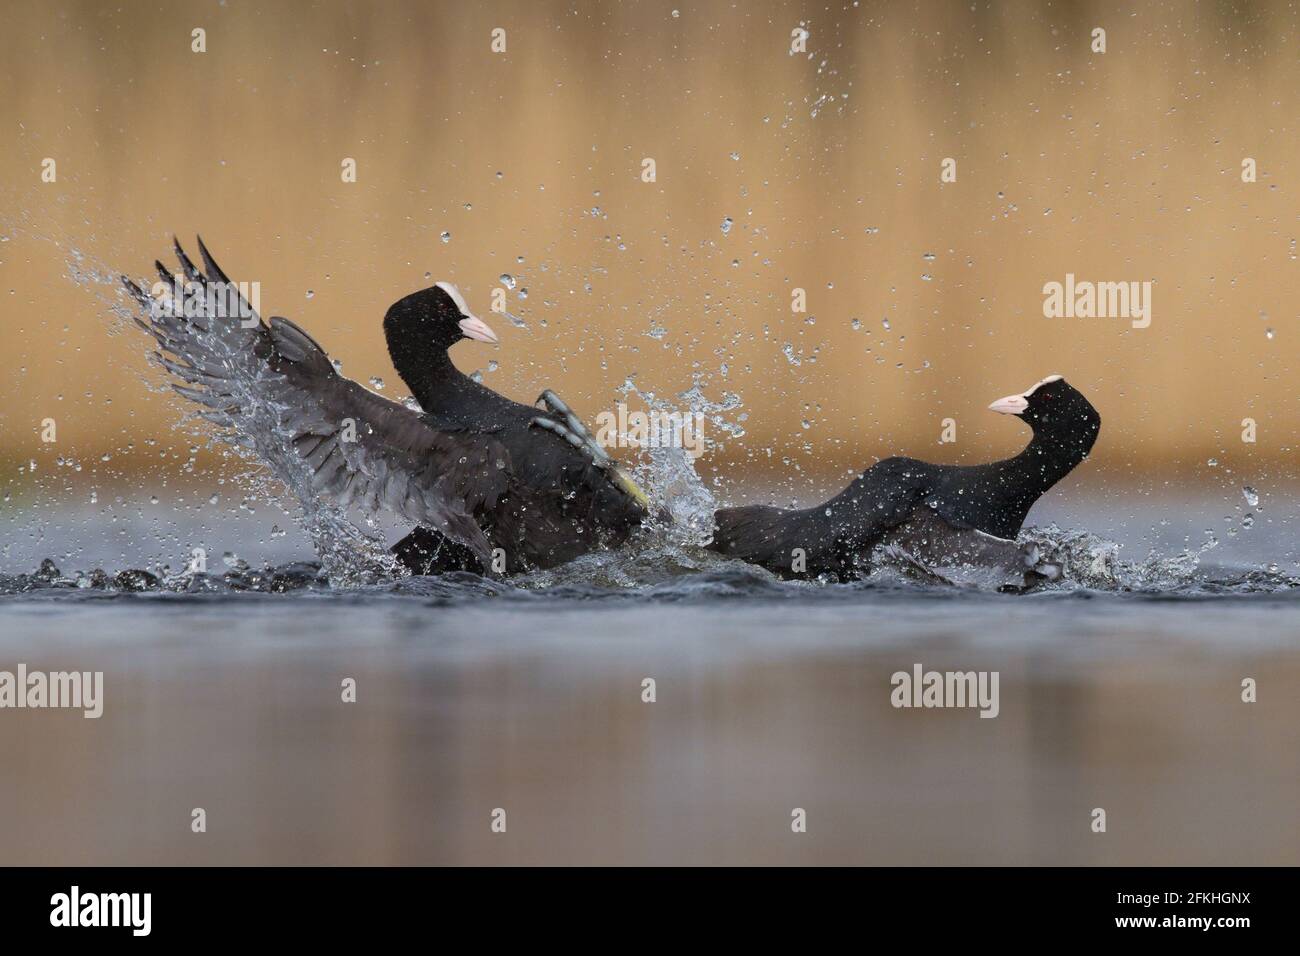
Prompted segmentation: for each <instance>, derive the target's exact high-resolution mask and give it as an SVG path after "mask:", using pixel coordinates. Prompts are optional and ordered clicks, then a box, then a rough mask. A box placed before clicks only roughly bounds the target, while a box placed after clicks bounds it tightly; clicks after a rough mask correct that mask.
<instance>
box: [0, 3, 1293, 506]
mask: <svg viewBox="0 0 1300 956" xmlns="http://www.w3.org/2000/svg"><path fill="white" fill-rule="evenodd" d="M3 19H4V25H5V26H4V30H3V31H2V32H0V77H2V78H3V88H4V91H5V95H4V96H3V97H0V130H2V131H3V135H2V136H0V183H2V185H0V201H2V205H0V234H2V235H3V236H4V237H5V239H6V240H7V241H6V242H4V243H3V244H0V309H2V310H3V312H2V313H0V336H2V338H0V343H2V347H3V353H4V356H5V364H6V366H7V369H8V371H7V373H6V376H5V386H4V389H3V393H2V395H0V397H2V399H3V400H2V401H0V458H2V459H3V462H4V469H5V472H6V474H5V476H4V478H5V484H6V487H7V490H9V491H14V490H17V492H18V493H19V494H21V493H22V491H23V489H24V487H25V486H26V485H27V484H30V483H31V482H32V481H37V480H39V476H40V475H42V474H47V473H50V472H51V471H54V472H57V471H58V469H59V468H60V466H59V465H58V464H57V459H59V458H62V459H63V461H64V465H63V466H62V467H63V468H64V469H65V470H66V469H68V468H69V466H70V463H73V462H75V463H77V464H79V465H80V466H81V469H82V470H81V472H79V473H76V474H75V475H74V474H73V473H72V472H70V471H69V472H68V475H67V481H68V482H69V487H71V486H72V485H75V484H77V483H79V482H80V483H87V482H89V483H93V484H96V485H112V484H121V483H127V482H129V483H131V484H136V485H138V484H140V483H144V484H149V483H150V482H157V481H159V480H173V479H176V478H179V477H180V476H179V475H178V472H180V471H181V470H182V469H181V467H180V466H179V464H178V463H180V464H183V463H184V462H185V461H186V460H187V459H188V458H189V457H190V452H189V447H190V445H191V444H193V443H192V442H191V441H190V439H188V438H186V437H185V436H182V435H179V434H178V433H176V432H175V431H173V428H172V425H173V424H174V423H175V421H176V420H177V418H178V415H179V409H180V405H181V403H180V401H179V399H175V398H174V397H171V396H169V395H167V394H166V393H158V392H151V391H149V390H147V389H146V388H144V387H143V385H142V381H141V376H140V374H139V371H140V370H141V369H142V368H143V367H144V354H145V352H146V351H147V349H146V345H147V343H146V341H145V339H144V337H143V336H142V335H140V334H138V333H136V332H134V331H133V330H129V329H128V330H126V331H123V327H122V326H121V322H120V320H119V319H114V318H113V317H112V316H111V315H109V314H108V305H107V300H106V298H105V297H106V296H107V297H109V298H110V299H111V298H112V297H113V296H114V295H115V293H114V291H113V290H112V288H111V286H109V285H104V286H98V285H95V284H89V283H85V282H74V281H70V280H69V278H68V274H69V271H70V269H69V262H70V261H73V260H75V257H76V255H80V256H84V257H85V259H84V261H83V263H82V267H83V268H89V267H96V268H97V267H99V266H100V265H102V266H103V267H105V268H106V269H111V270H127V271H131V272H133V274H136V275H145V274H148V273H149V272H150V269H149V265H150V263H151V262H152V260H153V258H154V257H155V256H163V254H164V253H166V252H167V250H168V244H169V240H170V236H171V234H172V233H173V232H175V233H176V234H178V235H180V236H181V237H182V238H185V239H188V238H189V237H191V236H192V235H193V233H195V232H199V233H201V234H202V235H203V237H204V239H205V240H206V241H207V242H208V244H209V245H210V247H211V248H212V249H213V251H214V253H215V254H216V255H217V257H218V259H219V260H220V261H222V264H223V265H224V266H225V268H226V270H227V271H228V272H229V273H230V274H231V275H232V277H234V278H236V279H239V280H245V281H257V282H260V283H261V291H262V311H263V314H264V315H271V314H282V315H286V316H289V317H291V318H293V319H294V320H295V321H297V322H299V323H301V324H302V325H304V326H305V327H306V328H307V329H308V330H309V331H310V332H311V333H312V334H313V335H314V336H316V337H317V338H318V339H319V340H320V341H321V343H322V344H323V345H324V346H325V347H326V348H327V349H328V350H329V351H330V352H331V354H332V355H334V356H335V357H337V358H340V359H341V360H342V361H343V363H344V372H345V374H348V375H350V376H352V377H354V378H358V379H360V380H362V381H365V380H367V379H368V378H369V377H370V376H379V377H381V378H383V379H384V380H386V382H387V383H388V385H387V387H386V389H385V391H384V394H386V395H389V396H392V397H397V396H399V395H402V394H405V390H404V389H403V388H402V387H401V384H400V382H398V381H397V380H396V376H395V375H394V373H393V371H392V368H391V366H390V365H389V363H388V359H387V354H386V352H385V349H384V344H383V339H382V334H381V329H380V319H381V317H382V315H383V312H384V310H385V309H386V307H387V306H388V305H389V304H390V303H391V302H392V301H394V300H396V299H397V298H399V297H401V296H402V295H404V294H405V293H407V292H409V291H411V290H413V289H416V288H418V287H422V286H424V285H427V284H429V283H430V282H431V281H433V280H435V279H450V280H453V281H456V282H457V283H459V284H460V285H461V287H462V289H463V290H464V292H465V293H466V296H467V298H468V300H469V302H470V304H471V306H472V307H474V308H475V309H476V310H478V311H479V312H480V313H481V314H484V315H485V316H487V317H488V318H489V319H490V320H491V321H492V322H493V324H494V325H495V326H496V327H497V329H498V331H499V332H500V333H501V335H502V346H501V348H500V349H498V350H495V351H491V350H488V349H486V348H485V347H483V346H479V345H477V344H474V343H464V344H462V345H461V346H459V347H458V348H457V350H456V353H455V355H456V359H457V362H458V363H459V364H460V365H461V367H463V368H465V369H466V370H470V369H474V368H478V369H483V370H484V371H485V381H487V382H488V383H489V384H490V385H492V386H493V387H494V388H497V389H498V390H500V391H502V392H504V393H506V394H508V395H510V396H512V397H515V398H518V399H520V400H524V401H531V400H532V398H533V397H534V396H535V395H536V394H537V392H538V391H539V390H540V389H541V388H542V387H544V386H550V387H554V388H556V389H557V390H558V391H559V392H560V393H561V394H562V395H564V396H565V397H566V398H567V399H569V400H570V402H571V404H573V405H574V406H575V407H577V408H578V410H579V411H580V412H582V413H583V414H584V416H585V417H587V418H588V419H590V418H592V417H593V416H594V415H595V414H596V412H598V411H600V410H601V409H607V408H611V407H612V406H613V405H614V403H615V402H617V401H618V400H619V396H618V394H617V392H616V389H617V387H618V386H619V385H621V384H622V383H623V382H624V380H625V379H626V378H627V377H628V376H635V382H636V383H637V386H638V388H640V389H641V390H642V391H645V392H654V393H655V394H656V395H658V396H660V397H667V398H670V399H672V400H674V401H676V396H677V395H678V394H679V393H680V392H682V391H684V390H686V389H687V388H689V387H690V386H691V385H692V382H693V380H694V377H696V376H698V377H699V382H700V384H701V387H702V390H703V392H704V394H705V395H706V396H707V397H708V398H709V399H710V400H713V401H721V400H723V397H724V394H725V393H734V394H735V395H737V396H739V398H740V400H741V401H742V402H743V407H742V408H741V409H739V410H738V411H736V412H732V413H729V415H728V416H727V417H728V418H729V419H730V420H731V421H733V422H737V423H740V424H742V425H743V427H744V429H745V434H744V435H743V437H738V438H729V439H728V440H727V441H726V442H725V443H723V444H722V445H721V446H720V447H718V448H716V449H714V450H712V451H711V452H710V453H709V455H708V456H707V457H706V458H705V459H704V460H703V462H702V467H703V468H705V469H706V470H708V471H710V472H712V473H715V474H718V475H722V476H724V477H727V478H730V477H739V476H745V477H750V478H762V479H763V480H764V481H766V482H767V485H766V488H767V490H768V491H769V492H770V491H771V489H773V488H776V489H779V491H780V492H781V493H782V494H785V493H788V494H789V495H794V496H806V495H809V494H813V493H817V492H819V491H820V490H822V489H826V488H830V487H833V486H836V485H838V484H840V483H841V482H842V479H843V474H844V472H845V471H846V470H850V469H851V470H854V471H856V470H860V469H861V468H863V467H865V466H867V465H869V464H870V463H871V462H872V461H874V460H875V459H876V458H877V457H883V456H885V455H887V454H891V453H910V454H917V455H924V456H926V457H929V458H931V459H935V460H947V461H977V460H985V459H988V458H990V457H991V456H993V455H995V454H1005V453H1012V452H1014V451H1015V450H1016V449H1017V448H1018V447H1019V446H1020V445H1021V444H1022V443H1023V440H1024V432H1023V430H1022V429H1020V428H1018V427H1016V426H1014V425H1013V424H1012V423H1010V422H1007V421H1006V420H1005V419H1001V418H999V417H998V416H994V415H992V414H990V413H987V412H985V411H984V406H985V405H986V404H987V403H988V402H989V401H991V400H992V399H994V398H997V397H999V396H1001V395H1003V394H1006V393H1008V392H1011V391H1018V390H1021V389H1023V388H1025V387H1027V386H1028V385H1030V384H1031V383H1033V382H1034V381H1036V380H1038V379H1039V378H1041V377H1042V376H1044V375H1046V374H1048V373H1053V372H1060V373H1063V374H1065V375H1066V376H1067V377H1068V378H1069V379H1070V380H1071V381H1072V382H1074V383H1076V384H1077V385H1078V386H1080V387H1081V388H1082V389H1083V390H1084V391H1085V392H1086V393H1087V394H1088V395H1089V396H1090V397H1091V398H1092V399H1093V401H1094V403H1095V404H1096V405H1097V406H1098V408H1099V409H1100V410H1101V413H1102V415H1103V418H1104V420H1105V427H1104V428H1103V432H1102V438H1101V442H1100V444H1099V446H1098V448H1097V451H1096V454H1095V460H1094V464H1093V466H1092V467H1090V468H1089V469H1085V470H1083V471H1082V472H1081V473H1080V475H1079V476H1078V478H1077V480H1078V481H1080V482H1081V483H1083V485H1082V486H1083V487H1084V488H1089V487H1090V488H1093V489H1099V488H1103V487H1109V486H1108V485H1105V484H1104V483H1106V482H1111V481H1117V480H1119V479H1124V480H1126V481H1127V480H1133V481H1137V482H1139V483H1144V484H1146V485H1147V486H1148V487H1149V488H1150V489H1152V490H1153V491H1155V492H1157V493H1159V492H1160V491H1162V490H1163V489H1164V488H1165V487H1166V484H1165V483H1166V482H1167V481H1174V482H1187V483H1190V482H1194V481H1197V480H1198V479H1199V480H1208V481H1211V482H1213V481H1216V480H1223V481H1224V482H1225V484H1226V483H1227V482H1231V483H1233V484H1240V483H1241V481H1240V480H1239V478H1241V476H1243V475H1246V476H1249V480H1250V481H1251V482H1253V483H1267V482H1268V480H1269V479H1270V478H1271V479H1272V480H1273V481H1274V483H1276V482H1281V481H1285V480H1289V479H1292V478H1293V476H1294V475H1295V471H1296V448H1297V442H1298V441H1300V425H1298V424H1297V422H1298V416H1297V411H1298V410H1300V409H1298V403H1300V395H1298V394H1297V388H1296V373H1297V371H1298V369H1297V349H1296V342H1297V341H1298V340H1300V327H1298V326H1297V307H1296V301H1297V292H1298V291H1300V283H1298V282H1297V262H1296V235H1297V214H1298V212H1300V205H1298V204H1297V201H1296V198H1295V190H1294V186H1293V182H1294V179H1295V175H1296V173H1297V163H1298V160H1300V150H1298V149H1297V146H1298V145H1300V141H1298V139H1297V115H1298V112H1297V109H1296V98H1295V91H1296V90H1297V89H1300V58H1298V57H1297V47H1296V43H1297V31H1296V24H1297V13H1296V6H1295V4H1294V3H1290V2H1281V0H1279V2H1275V3H1258V4H1256V3H1236V4H1234V3H1183V2H1174V3H1143V4H1129V3H1087V2H1083V3H1074V2H1070V3H1057V4H1047V3H1043V4H1039V3H1007V4H989V3H982V2H981V3H938V2H926V3H886V4H872V3H839V2H836V3H831V4H812V5H802V4H793V3H771V2H752V3H751V2H746V3H723V2H710V3H690V2H687V0H672V2H663V3H658V2H653V3H652V2H646V3H626V4H618V3H589V2H581V3H568V2H566V3H560V2H517V3H492V2H485V3H378V4H368V3H344V2H320V3H250V2H241V0H229V2H223V3H218V2H169V3H167V4H163V5H156V4H143V3H140V4H134V3H133V4H123V5H111V6H110V5H106V4H102V3H97V2H89V0H87V2H80V3H78V2H54V3H51V2H45V0H41V2H35V0H32V2H25V0H18V2H15V0H7V2H6V3H5V9H4V14H3ZM801 23H802V24H804V25H805V26H806V28H807V29H808V31H809V34H810V36H809V39H808V51H809V54H810V55H807V56H805V55H793V56H792V55H791V54H790V53H789V48H790V41H791V31H792V30H793V29H795V28H796V27H798V26H799V25H800V24H801ZM199 27H201V28H203V29H204V30H206V42H207V52H206V53H201V54H200V53H194V52H191V31H192V30H193V29H195V28H199ZM495 27H501V28H504V29H505V30H506V38H507V50H506V52H505V53H504V54H496V53H493V52H492V51H491V49H490V40H491V38H490V31H491V30H492V29H493V28H495ZM1094 27H1103V28H1104V29H1105V30H1106V31H1107V45H1108V52H1106V53H1105V54H1104V55H1099V54H1094V53H1092V52H1091V51H1090V42H1091V41H1090V32H1091V30H1092V29H1093V28H1094ZM46 157H50V158H54V159H55V160H56V161H57V164H58V166H57V171H58V179H57V182H56V183H52V184H47V183H42V182H41V181H40V174H41V163H42V160H43V159H44V158H46ZM348 157H351V158H354V159H355V160H356V161H357V167H358V181H357V182H356V183H344V182H342V181H341V177H340V164H341V162H342V161H343V160H344V159H345V158H348ZM645 157H651V158H653V159H654V160H655V162H656V165H657V180H656V181H655V182H654V183H644V182H642V181H641V179H640V172H641V168H642V167H641V163H642V159H643V158H645ZM944 157H953V158H955V159H956V160H957V163H958V175H957V181H956V182H955V183H950V184H941V183H940V176H939V174H940V163H941V160H942V159H943V158H944ZM1244 157H1252V158H1254V159H1255V160H1256V162H1257V163H1258V182H1256V183H1254V184H1244V183H1243V182H1242V181H1241V177H1240V169H1241V162H1242V159H1243V158H1244ZM728 218H729V219H731V220H732V221H733V223H734V225H732V227H731V228H730V230H729V231H727V232H724V230H723V228H722V224H723V222H724V220H725V219H728ZM443 233H449V234H450V238H449V240H448V241H445V242H444V241H442V238H441V237H442V234H443ZM74 252H75V254H74ZM930 256H933V258H932V259H931V258H929V257H930ZM1067 272H1072V273H1074V274H1075V275H1076V276H1077V277H1079V278H1080V279H1090V280H1094V281H1129V280H1134V281H1141V280H1150V281H1152V282H1154V283H1155V286H1154V298H1153V321H1152V324H1151V326H1150V328H1148V329H1145V330H1135V329H1132V328H1130V327H1129V323H1128V322H1127V321H1124V320H1121V319H1046V318H1044V317H1043V314H1042V302H1043V294H1042V287H1043V284H1044V283H1045V282H1049V281H1061V280H1063V279H1064V277H1065V274H1066V273H1067ZM506 273H508V274H510V275H512V276H515V277H516V279H517V284H516V287H515V288H514V289H513V290H512V291H510V292H509V305H508V308H509V310H510V312H511V313H512V314H514V315H515V316H517V317H518V318H519V319H521V320H522V321H523V322H524V323H526V326H527V327H526V329H523V328H516V327H514V326H513V325H512V324H511V323H510V322H509V321H508V320H507V319H505V318H504V317H501V316H495V317H493V316H491V315H490V314H489V313H488V307H489V296H490V290H491V289H493V288H494V287H496V286H498V285H499V284H500V283H499V279H498V277H499V276H501V275H502V274H506ZM426 275H427V276H428V278H426ZM795 287H801V288H804V289H806V290H807V295H808V314H807V315H800V314H792V312H791V310H790V301H791V290H792V289H793V288H795ZM524 290H526V298H525V297H524ZM855 320H856V321H855ZM855 324H856V325H857V326H858V327H855ZM1268 330H1272V334H1271V337H1270V334H1269V331H1268ZM493 360H495V361H496V362H498V363H499V368H497V369H495V370H491V371H488V368H489V362H491V361H493ZM150 377H151V378H152V379H153V380H155V381H156V380H157V376H156V375H151V376H150ZM679 404H680V403H679ZM742 416H743V419H742ZM47 417H52V418H54V419H55V420H56V422H57V425H58V438H59V440H58V442H57V443H55V444H53V445H45V444H42V443H41V442H40V434H39V432H40V423H41V420H42V419H44V418H47ZM1246 417H1250V418H1253V419H1255V420H1256V421H1257V422H1258V442H1257V444H1254V445H1250V444H1244V443H1243V442H1242V441H1241V438H1240V432H1241V422H1242V419H1243V418H1246ZM944 418H954V419H956V421H957V423H958V441H957V443H956V444H953V445H940V444H938V438H939V434H940V430H941V427H942V426H941V420H942V419H944ZM710 434H711V435H712V436H713V437H716V438H721V437H724V436H723V435H722V433H721V432H719V431H718V430H717V429H711V430H710ZM104 455H108V456H110V457H109V460H108V461H104V460H102V459H103V456H104ZM1210 459H1214V460H1215V461H1216V462H1217V465H1211V464H1210V463H1209V462H1210ZM31 462H35V464H36V472H37V476H38V477H37V478H33V477H32V475H31V471H30V468H31V465H30V463H31ZM74 467H75V466H74ZM227 467H228V466H225V465H222V464H220V463H219V462H218V461H217V460H216V459H215V457H213V456H211V453H210V452H207V451H200V452H199V453H198V461H197V463H196V469H195V472H196V473H197V474H198V475H200V476H204V475H211V474H213V473H220V472H221V470H222V469H223V468H227ZM213 469H215V472H214V471H213ZM1229 472H1231V473H1232V474H1228V473H1229ZM1224 475H1228V477H1227V478H1226V479H1225V478H1223V477H1222V476H1224ZM791 476H794V477H791ZM781 478H784V479H788V480H781ZM184 480H186V479H184V478H181V481H184ZM725 487H726V486H725V485H724V489H725Z"/></svg>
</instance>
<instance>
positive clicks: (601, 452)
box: [531, 388, 650, 507]
mask: <svg viewBox="0 0 1300 956" xmlns="http://www.w3.org/2000/svg"><path fill="white" fill-rule="evenodd" d="M537 401H538V403H539V404H542V405H545V406H546V410H547V411H548V412H550V413H551V414H552V415H553V416H555V417H554V418H548V417H547V416H545V415H537V416H535V417H534V418H533V420H532V422H531V424H533V425H536V426H537V427H539V428H545V429H546V430H547V431H551V432H554V433H555V434H557V435H559V436H560V437H561V438H563V439H564V440H565V441H567V442H568V443H569V444H570V445H572V446H573V447H574V448H577V449H579V450H581V451H585V452H586V453H587V455H588V456H589V457H590V458H591V461H592V464H594V465H595V466H596V467H597V468H599V469H601V470H602V471H607V472H609V475H610V477H611V478H613V479H614V484H616V485H617V486H618V487H619V488H621V489H622V490H623V491H624V492H625V493H626V494H627V495H629V496H630V497H631V498H632V499H633V500H634V501H636V502H637V503H638V504H640V505H641V506H642V507H647V506H648V505H649V502H650V499H649V498H648V497H647V496H646V493H645V492H644V491H642V490H641V488H640V486H638V485H637V483H636V482H635V481H633V480H632V479H631V478H629V477H628V476H627V475H626V474H625V473H624V472H623V470H622V469H621V468H619V467H618V465H617V464H616V463H615V462H614V459H613V458H611V457H610V455H609V452H607V451H605V449H603V448H601V447H600V444H599V443H598V442H597V441H596V439H595V438H594V437H593V436H592V434H591V432H589V431H588V430H587V426H586V425H584V424H583V423H582V419H580V418H579V417H578V416H577V415H575V414H573V411H572V410H571V409H570V408H569V406H568V405H566V404H565V403H564V401H563V400H562V399H561V398H560V396H558V395H556V394H555V393H554V392H553V391H551V390H550V389H549V388H548V389H546V391H544V392H542V394H541V395H538V396H537ZM557 419H559V420H557Z"/></svg>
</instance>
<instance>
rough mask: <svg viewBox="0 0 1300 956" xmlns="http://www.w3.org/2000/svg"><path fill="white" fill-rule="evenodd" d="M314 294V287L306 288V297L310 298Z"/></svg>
mask: <svg viewBox="0 0 1300 956" xmlns="http://www.w3.org/2000/svg"><path fill="white" fill-rule="evenodd" d="M315 295H316V291H315V290H314V289H308V290H307V298H309V299H310V298H312V297H313V296H315Z"/></svg>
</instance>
